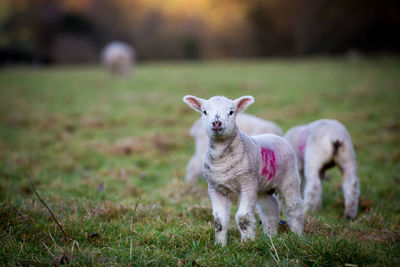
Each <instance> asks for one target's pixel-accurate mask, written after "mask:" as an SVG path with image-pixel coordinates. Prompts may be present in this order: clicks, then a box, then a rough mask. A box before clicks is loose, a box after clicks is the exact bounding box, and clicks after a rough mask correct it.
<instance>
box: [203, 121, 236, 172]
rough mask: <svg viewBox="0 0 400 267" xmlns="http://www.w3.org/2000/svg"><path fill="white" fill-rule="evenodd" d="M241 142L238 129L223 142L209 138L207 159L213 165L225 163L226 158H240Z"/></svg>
mask: <svg viewBox="0 0 400 267" xmlns="http://www.w3.org/2000/svg"><path fill="white" fill-rule="evenodd" d="M243 149H244V147H243V142H242V141H241V134H240V131H239V129H238V127H237V126H236V127H235V130H234V132H233V133H232V134H231V135H230V136H229V137H227V138H225V139H223V140H215V139H212V138H209V144H208V151H207V157H208V160H209V161H210V162H211V163H213V164H219V163H223V162H224V161H226V158H227V157H229V158H230V159H235V158H236V157H241V155H242V153H243Z"/></svg>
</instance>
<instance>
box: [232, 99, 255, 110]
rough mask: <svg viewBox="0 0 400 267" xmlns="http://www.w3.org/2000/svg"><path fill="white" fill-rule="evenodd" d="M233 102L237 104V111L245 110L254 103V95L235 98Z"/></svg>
mask: <svg viewBox="0 0 400 267" xmlns="http://www.w3.org/2000/svg"><path fill="white" fill-rule="evenodd" d="M233 102H234V103H235V105H236V108H237V112H238V113H240V112H243V111H245V110H246V108H247V107H248V106H250V105H251V104H253V103H254V97H252V96H249V95H248V96H242V97H239V98H238V99H236V100H234V101H233Z"/></svg>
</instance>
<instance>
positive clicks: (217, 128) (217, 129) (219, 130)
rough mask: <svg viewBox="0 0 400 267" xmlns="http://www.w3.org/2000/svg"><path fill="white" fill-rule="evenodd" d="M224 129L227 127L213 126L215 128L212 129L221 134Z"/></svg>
mask: <svg viewBox="0 0 400 267" xmlns="http://www.w3.org/2000/svg"><path fill="white" fill-rule="evenodd" d="M224 130H225V129H224V128H222V127H213V128H212V131H213V133H215V134H221V133H223V131H224Z"/></svg>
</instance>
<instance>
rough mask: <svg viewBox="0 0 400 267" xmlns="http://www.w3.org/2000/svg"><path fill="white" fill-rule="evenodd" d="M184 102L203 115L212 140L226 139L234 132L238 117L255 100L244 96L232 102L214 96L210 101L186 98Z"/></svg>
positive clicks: (193, 97)
mask: <svg viewBox="0 0 400 267" xmlns="http://www.w3.org/2000/svg"><path fill="white" fill-rule="evenodd" d="M183 101H184V102H186V103H187V104H188V105H189V106H190V107H191V108H193V109H194V110H196V111H198V112H200V113H201V114H202V122H203V126H204V129H205V130H206V132H207V135H208V136H209V137H210V138H213V139H224V138H226V137H228V136H230V135H231V134H232V133H233V132H234V130H235V126H236V115H237V114H238V113H240V112H242V111H244V110H245V109H246V108H247V107H248V106H249V105H250V104H252V103H253V102H254V98H253V97H252V96H242V97H240V98H238V99H236V100H234V101H232V100H230V99H228V98H226V97H224V96H214V97H211V98H210V99H208V100H205V99H202V98H198V97H195V96H185V97H184V98H183Z"/></svg>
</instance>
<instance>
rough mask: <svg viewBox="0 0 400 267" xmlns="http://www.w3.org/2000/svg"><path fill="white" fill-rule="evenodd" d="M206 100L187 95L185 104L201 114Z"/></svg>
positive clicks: (184, 100) (184, 98)
mask: <svg viewBox="0 0 400 267" xmlns="http://www.w3.org/2000/svg"><path fill="white" fill-rule="evenodd" d="M204 101H205V100H204V99H202V98H199V97H195V96H192V95H187V96H184V97H183V102H185V103H186V104H188V105H189V107H191V108H192V109H194V110H196V111H198V112H201V105H202V104H203V102H204Z"/></svg>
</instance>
